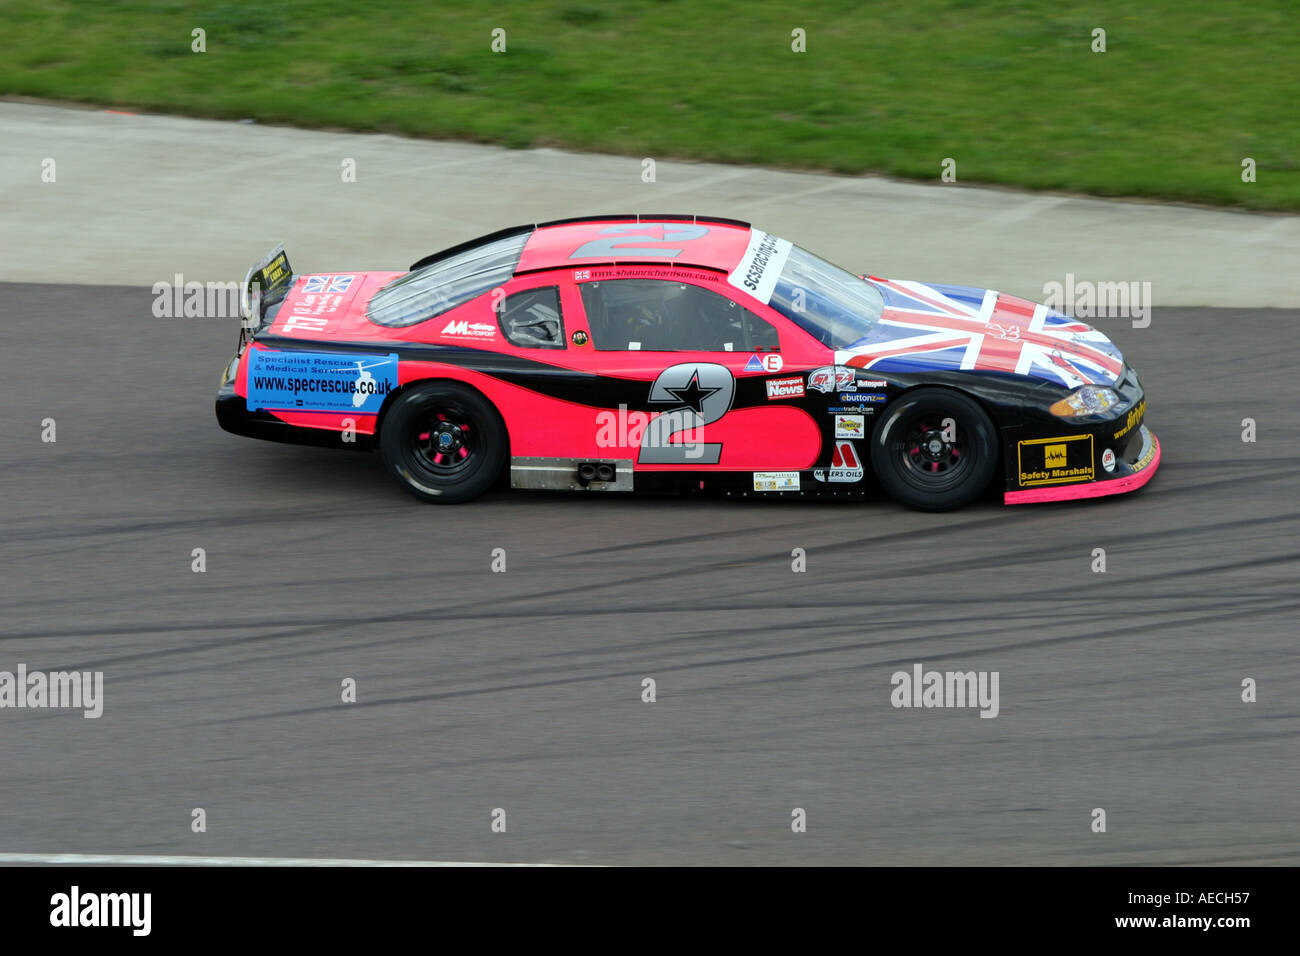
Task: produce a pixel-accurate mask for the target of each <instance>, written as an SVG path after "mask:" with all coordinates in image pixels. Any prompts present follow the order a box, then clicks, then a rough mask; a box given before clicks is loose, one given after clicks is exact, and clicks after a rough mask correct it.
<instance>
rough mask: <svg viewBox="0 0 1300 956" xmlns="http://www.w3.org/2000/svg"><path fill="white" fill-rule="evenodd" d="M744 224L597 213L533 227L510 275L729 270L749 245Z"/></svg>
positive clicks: (706, 218)
mask: <svg viewBox="0 0 1300 956" xmlns="http://www.w3.org/2000/svg"><path fill="white" fill-rule="evenodd" d="M750 232H751V230H750V227H749V223H746V222H740V221H738V220H735V219H715V218H710V217H698V216H651V215H640V216H599V217H584V218H582V219H578V220H568V221H561V222H557V223H546V224H544V225H540V226H538V227H537V228H536V229H535V230H534V231H533V234H532V235H531V236H530V237H529V239H528V242H527V243H526V244H525V245H524V251H523V254H522V255H521V256H520V257H519V265H518V267H517V268H516V270H515V274H516V275H519V274H520V273H525V272H537V271H540V270H544V269H557V268H564V267H568V266H591V265H603V264H607V263H629V262H636V263H647V262H652V263H656V264H659V265H663V264H667V263H672V264H674V265H681V266H692V267H696V268H704V269H715V270H718V271H720V272H727V273H729V272H731V270H732V269H734V268H735V267H736V265H737V264H738V263H739V262H740V260H741V257H742V256H744V254H745V249H746V247H747V246H748V245H749V237H750Z"/></svg>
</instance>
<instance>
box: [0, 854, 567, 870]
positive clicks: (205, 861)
mask: <svg viewBox="0 0 1300 956" xmlns="http://www.w3.org/2000/svg"><path fill="white" fill-rule="evenodd" d="M9 863H46V864H53V865H75V866H530V867H531V866H541V867H548V866H564V865H565V864H556V863H468V862H451V861H446V860H331V859H318V858H312V857H277V856H145V855H139V854H118V853H0V864H9Z"/></svg>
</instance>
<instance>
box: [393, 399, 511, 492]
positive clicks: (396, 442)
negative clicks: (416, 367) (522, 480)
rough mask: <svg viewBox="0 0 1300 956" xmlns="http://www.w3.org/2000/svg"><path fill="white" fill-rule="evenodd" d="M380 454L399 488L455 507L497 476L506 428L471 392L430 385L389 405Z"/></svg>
mask: <svg viewBox="0 0 1300 956" xmlns="http://www.w3.org/2000/svg"><path fill="white" fill-rule="evenodd" d="M443 436H446V437H445V438H444V437H443ZM379 452H380V455H381V456H382V457H383V459H384V464H385V465H386V466H387V467H388V470H389V471H390V472H392V474H393V477H394V478H396V479H397V483H398V484H400V485H401V486H402V487H403V488H405V489H406V490H407V491H409V492H410V493H411V494H413V495H415V497H417V498H419V499H421V500H422V501H429V502H433V503H434V504H444V505H452V504H459V503H460V502H462V501H470V500H471V499H474V498H477V497H478V496H479V495H481V494H483V492H485V491H487V490H488V488H490V487H491V486H492V484H493V483H494V482H495V481H496V480H497V477H498V476H499V475H500V474H501V471H502V466H503V465H504V464H505V460H506V428H505V424H504V423H503V422H502V421H501V416H500V415H499V414H497V410H496V409H495V408H494V407H493V406H492V403H491V402H489V401H488V400H487V399H486V398H484V397H483V396H482V395H480V394H479V393H478V392H476V391H474V389H472V388H470V387H468V386H466V385H462V384H460V383H459V382H429V383H428V384H425V385H415V386H412V387H411V388H410V389H408V390H407V391H406V392H403V393H402V394H401V395H399V396H398V397H397V398H396V399H394V400H393V406H392V407H391V408H390V409H389V410H388V412H387V413H386V414H385V415H384V421H383V425H382V426H381V427H380V432H379Z"/></svg>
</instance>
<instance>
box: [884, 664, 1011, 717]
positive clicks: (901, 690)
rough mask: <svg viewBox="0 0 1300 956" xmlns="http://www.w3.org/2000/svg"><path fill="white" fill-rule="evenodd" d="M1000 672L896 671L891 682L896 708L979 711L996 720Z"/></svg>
mask: <svg viewBox="0 0 1300 956" xmlns="http://www.w3.org/2000/svg"><path fill="white" fill-rule="evenodd" d="M1000 676H1001V674H1000V672H999V671H946V672H945V671H926V670H923V669H922V667H921V665H920V664H913V665H912V672H911V673H910V674H909V673H908V672H907V671H895V672H894V674H893V676H892V677H890V679H889V682H890V683H891V684H892V685H893V687H894V690H893V692H892V693H891V694H890V695H889V702H890V703H891V704H893V705H894V706H895V707H978V708H979V709H980V716H981V717H996V716H997V715H998V711H999V709H1000V706H999V704H998V681H999V678H1000Z"/></svg>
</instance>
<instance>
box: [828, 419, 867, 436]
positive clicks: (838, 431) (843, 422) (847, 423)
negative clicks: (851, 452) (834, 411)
mask: <svg viewBox="0 0 1300 956" xmlns="http://www.w3.org/2000/svg"><path fill="white" fill-rule="evenodd" d="M865 433H866V416H865V415H836V416H835V437H836V438H861V437H862V436H863V435H864V434H865Z"/></svg>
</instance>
